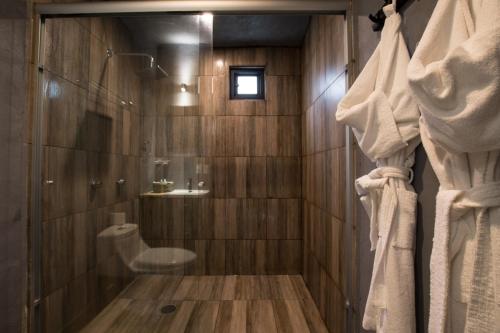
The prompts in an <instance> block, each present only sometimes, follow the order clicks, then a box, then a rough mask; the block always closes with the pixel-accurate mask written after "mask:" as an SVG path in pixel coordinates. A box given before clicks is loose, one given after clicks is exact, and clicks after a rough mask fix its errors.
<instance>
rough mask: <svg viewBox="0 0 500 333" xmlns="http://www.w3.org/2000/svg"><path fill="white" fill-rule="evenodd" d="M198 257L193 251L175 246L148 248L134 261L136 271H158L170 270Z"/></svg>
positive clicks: (133, 265)
mask: <svg viewBox="0 0 500 333" xmlns="http://www.w3.org/2000/svg"><path fill="white" fill-rule="evenodd" d="M194 259H196V254H195V253H194V252H192V251H189V250H186V249H181V248H175V247H155V248H148V249H146V250H145V251H143V252H142V253H140V254H139V255H138V256H137V257H136V258H135V259H134V261H133V262H132V267H133V268H134V270H135V271H136V272H142V273H158V272H164V271H170V270H173V269H176V268H179V266H182V265H185V264H187V263H190V262H192V261H193V260H194Z"/></svg>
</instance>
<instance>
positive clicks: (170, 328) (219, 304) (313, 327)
mask: <svg viewBox="0 0 500 333" xmlns="http://www.w3.org/2000/svg"><path fill="white" fill-rule="evenodd" d="M167 304H175V305H176V306H177V310H176V311H175V312H173V313H170V314H163V313H162V312H161V308H162V307H163V306H165V305H167ZM82 332H89V333H99V332H103V333H104V332H106V333H108V332H121V333H125V332H132V333H135V332H148V333H149V332H171V333H182V332H200V333H210V332H231V333H240V332H259V333H273V332H287V333H290V332H292V333H293V332H297V333H307V332H311V333H316V332H325V333H327V332H328V330H327V329H326V327H325V325H324V323H323V321H322V320H321V317H320V314H319V312H318V310H317V308H316V306H315V304H314V302H313V301H312V299H311V296H310V294H309V292H308V290H307V288H306V286H305V285H304V281H303V280H302V277H301V276H299V275H297V276H289V275H253V276H235V275H232V276H184V277H182V276H180V277H176V276H162V275H149V276H141V277H139V278H137V279H136V280H135V281H134V282H133V283H132V284H131V285H130V286H129V287H128V288H127V289H126V290H124V292H123V293H122V294H120V296H118V297H117V298H116V299H115V300H114V301H113V302H112V303H111V304H109V305H108V306H107V307H106V308H105V309H104V310H103V311H102V312H101V313H100V314H99V315H98V316H97V317H96V318H95V319H94V320H93V321H92V322H91V323H89V324H88V325H87V326H86V327H85V328H84V329H83V331H82Z"/></svg>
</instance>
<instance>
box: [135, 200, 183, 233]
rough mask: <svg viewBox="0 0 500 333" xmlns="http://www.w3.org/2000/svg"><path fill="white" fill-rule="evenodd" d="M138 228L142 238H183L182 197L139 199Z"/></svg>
mask: <svg viewBox="0 0 500 333" xmlns="http://www.w3.org/2000/svg"><path fill="white" fill-rule="evenodd" d="M140 200H141V204H140V210H141V212H140V214H141V215H140V216H141V217H140V230H141V236H142V237H143V238H144V239H151V240H167V239H184V214H185V205H184V199H183V198H151V197H143V198H141V199H140Z"/></svg>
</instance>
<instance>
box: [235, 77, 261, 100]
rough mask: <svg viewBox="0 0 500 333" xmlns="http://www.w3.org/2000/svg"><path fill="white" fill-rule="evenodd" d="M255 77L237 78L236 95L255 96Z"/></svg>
mask: <svg viewBox="0 0 500 333" xmlns="http://www.w3.org/2000/svg"><path fill="white" fill-rule="evenodd" d="M256 94H257V76H238V95H256Z"/></svg>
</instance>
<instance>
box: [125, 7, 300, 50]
mask: <svg viewBox="0 0 500 333" xmlns="http://www.w3.org/2000/svg"><path fill="white" fill-rule="evenodd" d="M121 19H122V21H123V22H124V23H125V25H126V26H127V27H128V29H129V30H130V32H131V34H132V37H133V40H134V42H135V44H136V46H137V47H138V48H139V49H142V50H148V51H152V50H155V49H156V48H157V47H158V46H159V45H164V44H179V45H182V44H191V45H192V44H196V43H197V42H198V41H199V30H198V29H199V28H198V23H197V18H196V16H192V15H167V16H150V17H137V16H136V17H122V18H121ZM309 19H310V16H309V15H216V16H214V18H213V46H214V47H237V46H299V45H301V44H302V41H303V39H304V36H305V33H306V31H307V28H308V26H309Z"/></svg>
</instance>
